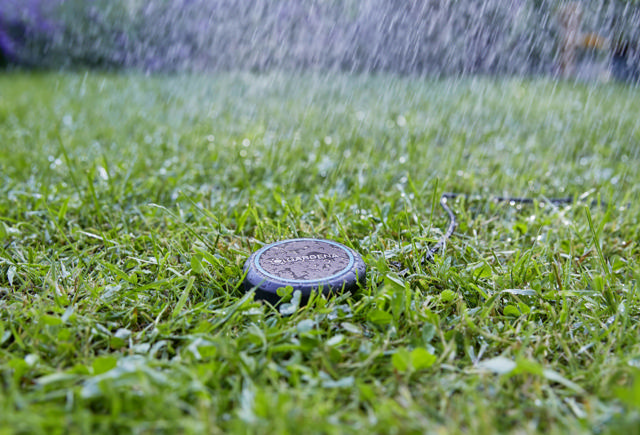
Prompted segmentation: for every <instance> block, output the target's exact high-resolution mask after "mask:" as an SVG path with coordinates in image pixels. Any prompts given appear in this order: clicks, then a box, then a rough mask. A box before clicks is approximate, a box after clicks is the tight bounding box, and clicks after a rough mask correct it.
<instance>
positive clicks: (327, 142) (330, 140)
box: [324, 136, 333, 145]
mask: <svg viewBox="0 0 640 435" xmlns="http://www.w3.org/2000/svg"><path fill="white" fill-rule="evenodd" d="M332 142H333V139H331V136H325V137H324V143H325V144H327V145H331V143H332Z"/></svg>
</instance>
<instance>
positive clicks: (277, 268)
mask: <svg viewBox="0 0 640 435" xmlns="http://www.w3.org/2000/svg"><path fill="white" fill-rule="evenodd" d="M244 272H245V273H246V277H245V279H244V288H245V291H249V290H251V289H254V288H255V291H256V299H263V300H266V301H267V302H269V303H271V304H273V305H276V304H277V303H278V302H280V296H278V289H279V288H283V287H287V286H291V287H292V288H293V290H294V291H296V290H300V292H301V296H302V298H301V299H302V302H306V301H308V299H309V296H310V295H311V292H312V291H320V292H322V294H324V295H326V296H329V295H331V294H335V293H338V292H342V291H354V290H355V289H356V288H357V287H358V285H363V284H364V283H365V278H366V276H365V274H366V266H365V264H364V261H363V260H362V257H361V256H360V255H359V254H358V253H357V252H356V251H354V250H353V249H351V248H348V247H346V246H344V245H343V244H341V243H338V242H334V241H333V240H322V239H290V240H282V241H279V242H276V243H272V244H270V245H266V246H263V247H262V248H261V249H259V250H258V251H256V252H254V253H253V254H251V256H250V257H249V259H248V260H247V262H246V263H245V265H244Z"/></svg>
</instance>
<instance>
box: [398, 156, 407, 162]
mask: <svg viewBox="0 0 640 435" xmlns="http://www.w3.org/2000/svg"><path fill="white" fill-rule="evenodd" d="M398 162H400V163H407V157H406V156H400V158H399V159H398Z"/></svg>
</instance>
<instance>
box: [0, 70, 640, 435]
mask: <svg viewBox="0 0 640 435" xmlns="http://www.w3.org/2000/svg"><path fill="white" fill-rule="evenodd" d="M638 113H640V90H637V89H633V88H626V87H622V86H618V85H615V84H601V85H597V86H596V85H579V84H578V85H577V84H574V83H558V82H554V81H548V80H542V79H540V80H518V79H493V80H492V79H487V78H482V79H471V78H470V79H462V80H443V81H435V80H419V79H408V78H407V79H397V78H393V77H388V76H360V77H347V76H320V75H318V76H316V75H311V74H308V75H278V74H273V75H265V76H253V75H232V74H229V75H216V76H210V77H208V76H178V77H153V76H152V77H145V76H142V75H114V76H110V75H96V74H92V73H91V74H43V75H33V74H26V73H11V74H5V75H3V76H0V180H1V181H0V372H1V379H0V433H1V434H5V433H6V434H9V433H29V434H34V433H46V434H52V433H80V432H84V433H100V432H106V433H114V432H134V433H172V434H173V433H224V432H238V433H257V434H263V433H429V432H433V433H448V432H451V433H495V432H496V431H499V432H513V433H536V432H544V433H581V432H595V433H620V432H626V433H628V434H632V433H638V427H640V329H639V326H638V320H639V318H640V295H639V292H638V289H637V281H638V278H639V277H640V263H639V261H640V260H639V257H638V254H639V247H638V238H639V232H640V222H639V221H638V216H639V215H640V203H639V202H638V193H639V190H640V172H639V171H638V166H639V164H640V121H639V118H638ZM444 191H455V192H462V193H467V194H469V195H471V197H470V198H468V199H459V200H457V201H455V202H454V204H453V207H454V209H455V210H456V212H457V213H458V216H459V220H460V225H459V227H458V229H457V231H456V234H455V236H454V238H453V239H452V240H451V241H450V242H449V243H448V244H447V246H446V249H445V251H444V252H443V253H442V255H438V256H437V258H436V260H435V262H434V263H432V264H429V263H427V264H421V262H420V259H421V256H422V253H423V252H424V247H425V246H427V245H429V244H430V243H433V242H434V241H435V240H437V238H438V237H439V235H440V234H441V231H442V230H443V229H444V227H445V226H446V223H447V221H446V216H445V215H444V214H443V213H442V211H441V210H439V209H438V208H437V207H434V204H437V199H438V197H439V195H440V194H441V193H442V192H444ZM494 194H500V195H518V196H532V197H534V198H537V199H539V202H537V203H536V204H535V205H532V206H524V207H522V208H517V207H511V206H509V205H507V204H494V203H492V202H490V201H488V200H487V199H486V198H488V197H489V196H491V195H494ZM557 196H573V197H575V198H576V199H577V202H576V203H575V204H574V205H570V206H562V207H552V206H550V205H549V204H546V203H545V201H544V200H545V198H550V197H557ZM602 200H604V201H606V204H602V205H600V206H598V205H592V204H591V203H592V201H602ZM302 236H312V237H321V238H329V239H334V240H337V241H340V242H342V243H345V244H347V245H349V246H351V247H353V248H354V249H356V250H357V251H359V252H361V253H362V254H363V256H364V258H365V261H366V262H367V264H368V267H369V274H368V282H367V286H366V288H364V289H362V291H360V292H358V293H357V294H353V295H342V296H340V297H337V298H335V299H330V300H326V299H324V298H316V299H315V300H313V301H312V303H311V304H309V305H308V306H306V307H301V308H300V309H299V310H298V311H297V312H296V313H295V314H293V315H291V316H282V315H280V314H279V313H278V311H277V310H276V309H273V308H271V307H269V306H266V305H263V304H261V303H260V302H255V301H254V300H253V296H252V294H247V295H245V294H243V292H242V291H241V290H240V288H239V284H240V281H241V276H242V266H243V264H244V261H245V259H246V257H247V256H248V255H249V254H250V253H251V252H252V251H254V250H255V249H257V248H258V247H259V246H261V245H262V244H263V243H267V242H273V241H276V240H280V239H283V238H288V237H302ZM394 262H400V263H402V264H404V265H407V266H408V267H409V268H410V270H411V273H410V275H409V276H406V277H400V276H398V275H397V273H396V271H397V269H396V268H394V264H395V263H394Z"/></svg>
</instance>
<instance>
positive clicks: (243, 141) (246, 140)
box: [242, 138, 251, 148]
mask: <svg viewBox="0 0 640 435" xmlns="http://www.w3.org/2000/svg"><path fill="white" fill-rule="evenodd" d="M249 145H251V141H250V140H249V139H247V138H244V139H242V146H243V147H245V148H246V147H248V146H249Z"/></svg>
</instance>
